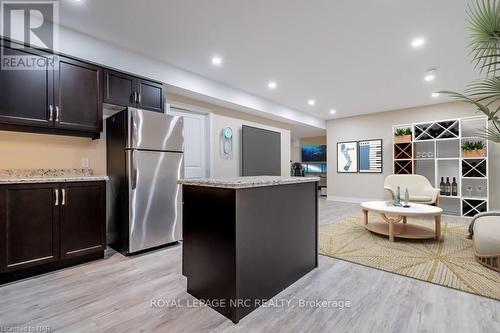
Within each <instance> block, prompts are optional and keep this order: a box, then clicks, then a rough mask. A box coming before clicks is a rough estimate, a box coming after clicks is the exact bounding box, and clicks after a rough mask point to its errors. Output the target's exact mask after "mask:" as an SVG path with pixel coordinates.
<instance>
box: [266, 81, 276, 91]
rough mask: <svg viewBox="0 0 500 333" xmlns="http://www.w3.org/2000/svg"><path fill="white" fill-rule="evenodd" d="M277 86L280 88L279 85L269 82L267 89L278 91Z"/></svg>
mask: <svg viewBox="0 0 500 333" xmlns="http://www.w3.org/2000/svg"><path fill="white" fill-rule="evenodd" d="M277 86H278V84H277V83H276V82H274V81H269V83H268V84H267V87H268V88H269V89H276V87H277Z"/></svg>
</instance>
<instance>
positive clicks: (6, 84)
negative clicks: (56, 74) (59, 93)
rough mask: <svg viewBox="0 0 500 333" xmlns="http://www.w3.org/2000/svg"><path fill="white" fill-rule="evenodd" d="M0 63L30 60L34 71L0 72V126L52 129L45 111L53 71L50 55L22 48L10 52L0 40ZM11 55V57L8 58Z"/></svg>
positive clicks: (51, 85) (49, 100) (47, 106)
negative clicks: (34, 66) (11, 60)
mask: <svg viewBox="0 0 500 333" xmlns="http://www.w3.org/2000/svg"><path fill="white" fill-rule="evenodd" d="M0 47H1V50H0V60H1V63H2V64H3V63H4V61H6V62H7V63H12V62H10V59H15V58H18V59H21V57H25V58H26V59H31V60H30V61H35V62H36V63H38V64H40V66H38V67H37V68H36V69H32V70H21V69H19V68H17V69H16V67H14V66H12V67H11V68H10V69H9V68H2V70H1V71H0V123H5V124H20V125H26V126H36V127H52V126H53V119H51V118H50V112H49V108H50V107H51V105H52V106H53V105H54V101H53V68H52V58H51V54H49V53H45V52H41V51H38V50H34V49H30V48H24V49H14V48H10V47H9V46H8V43H7V42H5V41H1V40H0ZM11 56H12V58H11Z"/></svg>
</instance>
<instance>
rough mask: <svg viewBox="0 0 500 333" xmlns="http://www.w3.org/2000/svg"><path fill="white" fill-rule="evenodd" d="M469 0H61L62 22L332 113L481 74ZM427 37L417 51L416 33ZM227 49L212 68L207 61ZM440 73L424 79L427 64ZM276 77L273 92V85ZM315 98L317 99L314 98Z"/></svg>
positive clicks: (420, 98) (426, 92) (453, 85)
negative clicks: (471, 48) (469, 25)
mask: <svg viewBox="0 0 500 333" xmlns="http://www.w3.org/2000/svg"><path fill="white" fill-rule="evenodd" d="M466 5H467V1H463V0H397V1H396V0H377V1H353V0H314V1H313V0H210V1H208V0H149V1H137V0H82V1H81V3H79V4H75V1H74V0H64V1H63V2H62V5H61V14H60V21H61V23H62V24H63V25H66V26H68V27H71V28H73V29H75V30H77V31H81V32H84V33H86V34H88V35H90V36H93V37H96V38H98V39H101V40H104V41H109V42H112V43H114V44H116V45H118V46H122V47H125V48H127V49H130V50H132V51H135V52H138V53H141V54H144V55H147V56H149V57H153V58H155V59H157V60H160V61H163V62H166V63H169V64H171V65H174V66H177V67H179V68H182V69H185V70H188V71H191V72H194V73H197V74H199V75H202V76H204V77H206V78H209V79H212V80H214V81H217V82H221V83H224V84H227V85H229V86H232V87H234V88H237V89H240V90H243V91H246V92H249V93H251V94H254V95H257V96H260V97H263V98H265V99H268V100H271V101H274V102H276V103H278V104H281V105H283V106H286V107H289V108H292V109H295V110H298V111H303V112H306V113H309V114H311V115H314V116H317V117H321V118H325V119H329V118H332V116H331V115H330V114H329V110H330V109H332V108H334V109H336V110H337V115H336V116H335V117H346V116H350V115H356V114H365V113H371V112H379V111H385V110H392V109H399V108H405V107H413V106H420V105H428V104H433V103H441V102H443V101H445V99H444V98H443V97H440V98H438V99H434V98H432V97H431V92H432V91H435V90H441V89H446V90H462V89H463V88H464V86H465V85H466V84H467V83H468V82H469V81H471V80H473V79H475V78H477V74H476V72H475V71H474V69H473V66H472V65H471V64H470V62H469V60H470V59H469V57H468V53H467V50H466V46H467V43H468V40H467V31H466V21H465V10H466ZM420 36H422V37H424V38H425V39H426V44H425V45H424V47H422V48H421V49H413V48H412V47H411V46H410V43H411V41H412V39H413V38H415V37H420ZM213 55H220V56H221V57H222V58H223V60H224V63H223V65H222V66H221V67H215V66H213V65H212V64H211V62H210V59H211V57H212V56H213ZM432 67H436V68H437V69H438V71H437V78H436V80H435V81H434V82H432V83H427V82H425V81H424V73H425V71H426V70H427V69H429V68H432ZM269 80H275V81H276V82H277V83H278V88H277V89H276V90H269V89H268V88H267V82H268V81H269ZM310 98H314V99H315V100H316V105H315V106H314V107H311V106H309V105H308V104H307V101H308V99H310Z"/></svg>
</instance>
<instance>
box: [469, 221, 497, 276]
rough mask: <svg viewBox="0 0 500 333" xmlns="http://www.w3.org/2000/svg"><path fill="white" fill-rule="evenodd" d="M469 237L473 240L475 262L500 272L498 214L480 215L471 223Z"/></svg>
mask: <svg viewBox="0 0 500 333" xmlns="http://www.w3.org/2000/svg"><path fill="white" fill-rule="evenodd" d="M469 233H470V237H471V238H473V240H474V255H475V257H476V260H477V261H478V262H479V263H480V264H482V265H484V266H486V267H488V268H491V269H494V270H496V271H497V272H500V212H487V213H481V214H478V215H476V216H474V218H473V219H472V221H471V224H470V226H469Z"/></svg>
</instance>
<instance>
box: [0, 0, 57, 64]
mask: <svg viewBox="0 0 500 333" xmlns="http://www.w3.org/2000/svg"><path fill="white" fill-rule="evenodd" d="M0 4H1V13H0V19H1V21H2V22H1V34H2V36H3V37H6V38H8V39H9V40H11V41H16V42H18V43H14V42H12V43H11V42H6V43H5V45H6V46H8V47H2V54H1V56H2V61H1V69H2V70H47V69H49V68H50V69H52V68H53V63H54V59H53V56H50V55H43V56H42V55H37V54H34V53H33V52H27V50H24V48H25V45H28V46H34V47H38V48H43V49H49V50H53V51H55V52H57V51H58V49H59V30H58V29H59V3H58V1H0Z"/></svg>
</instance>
